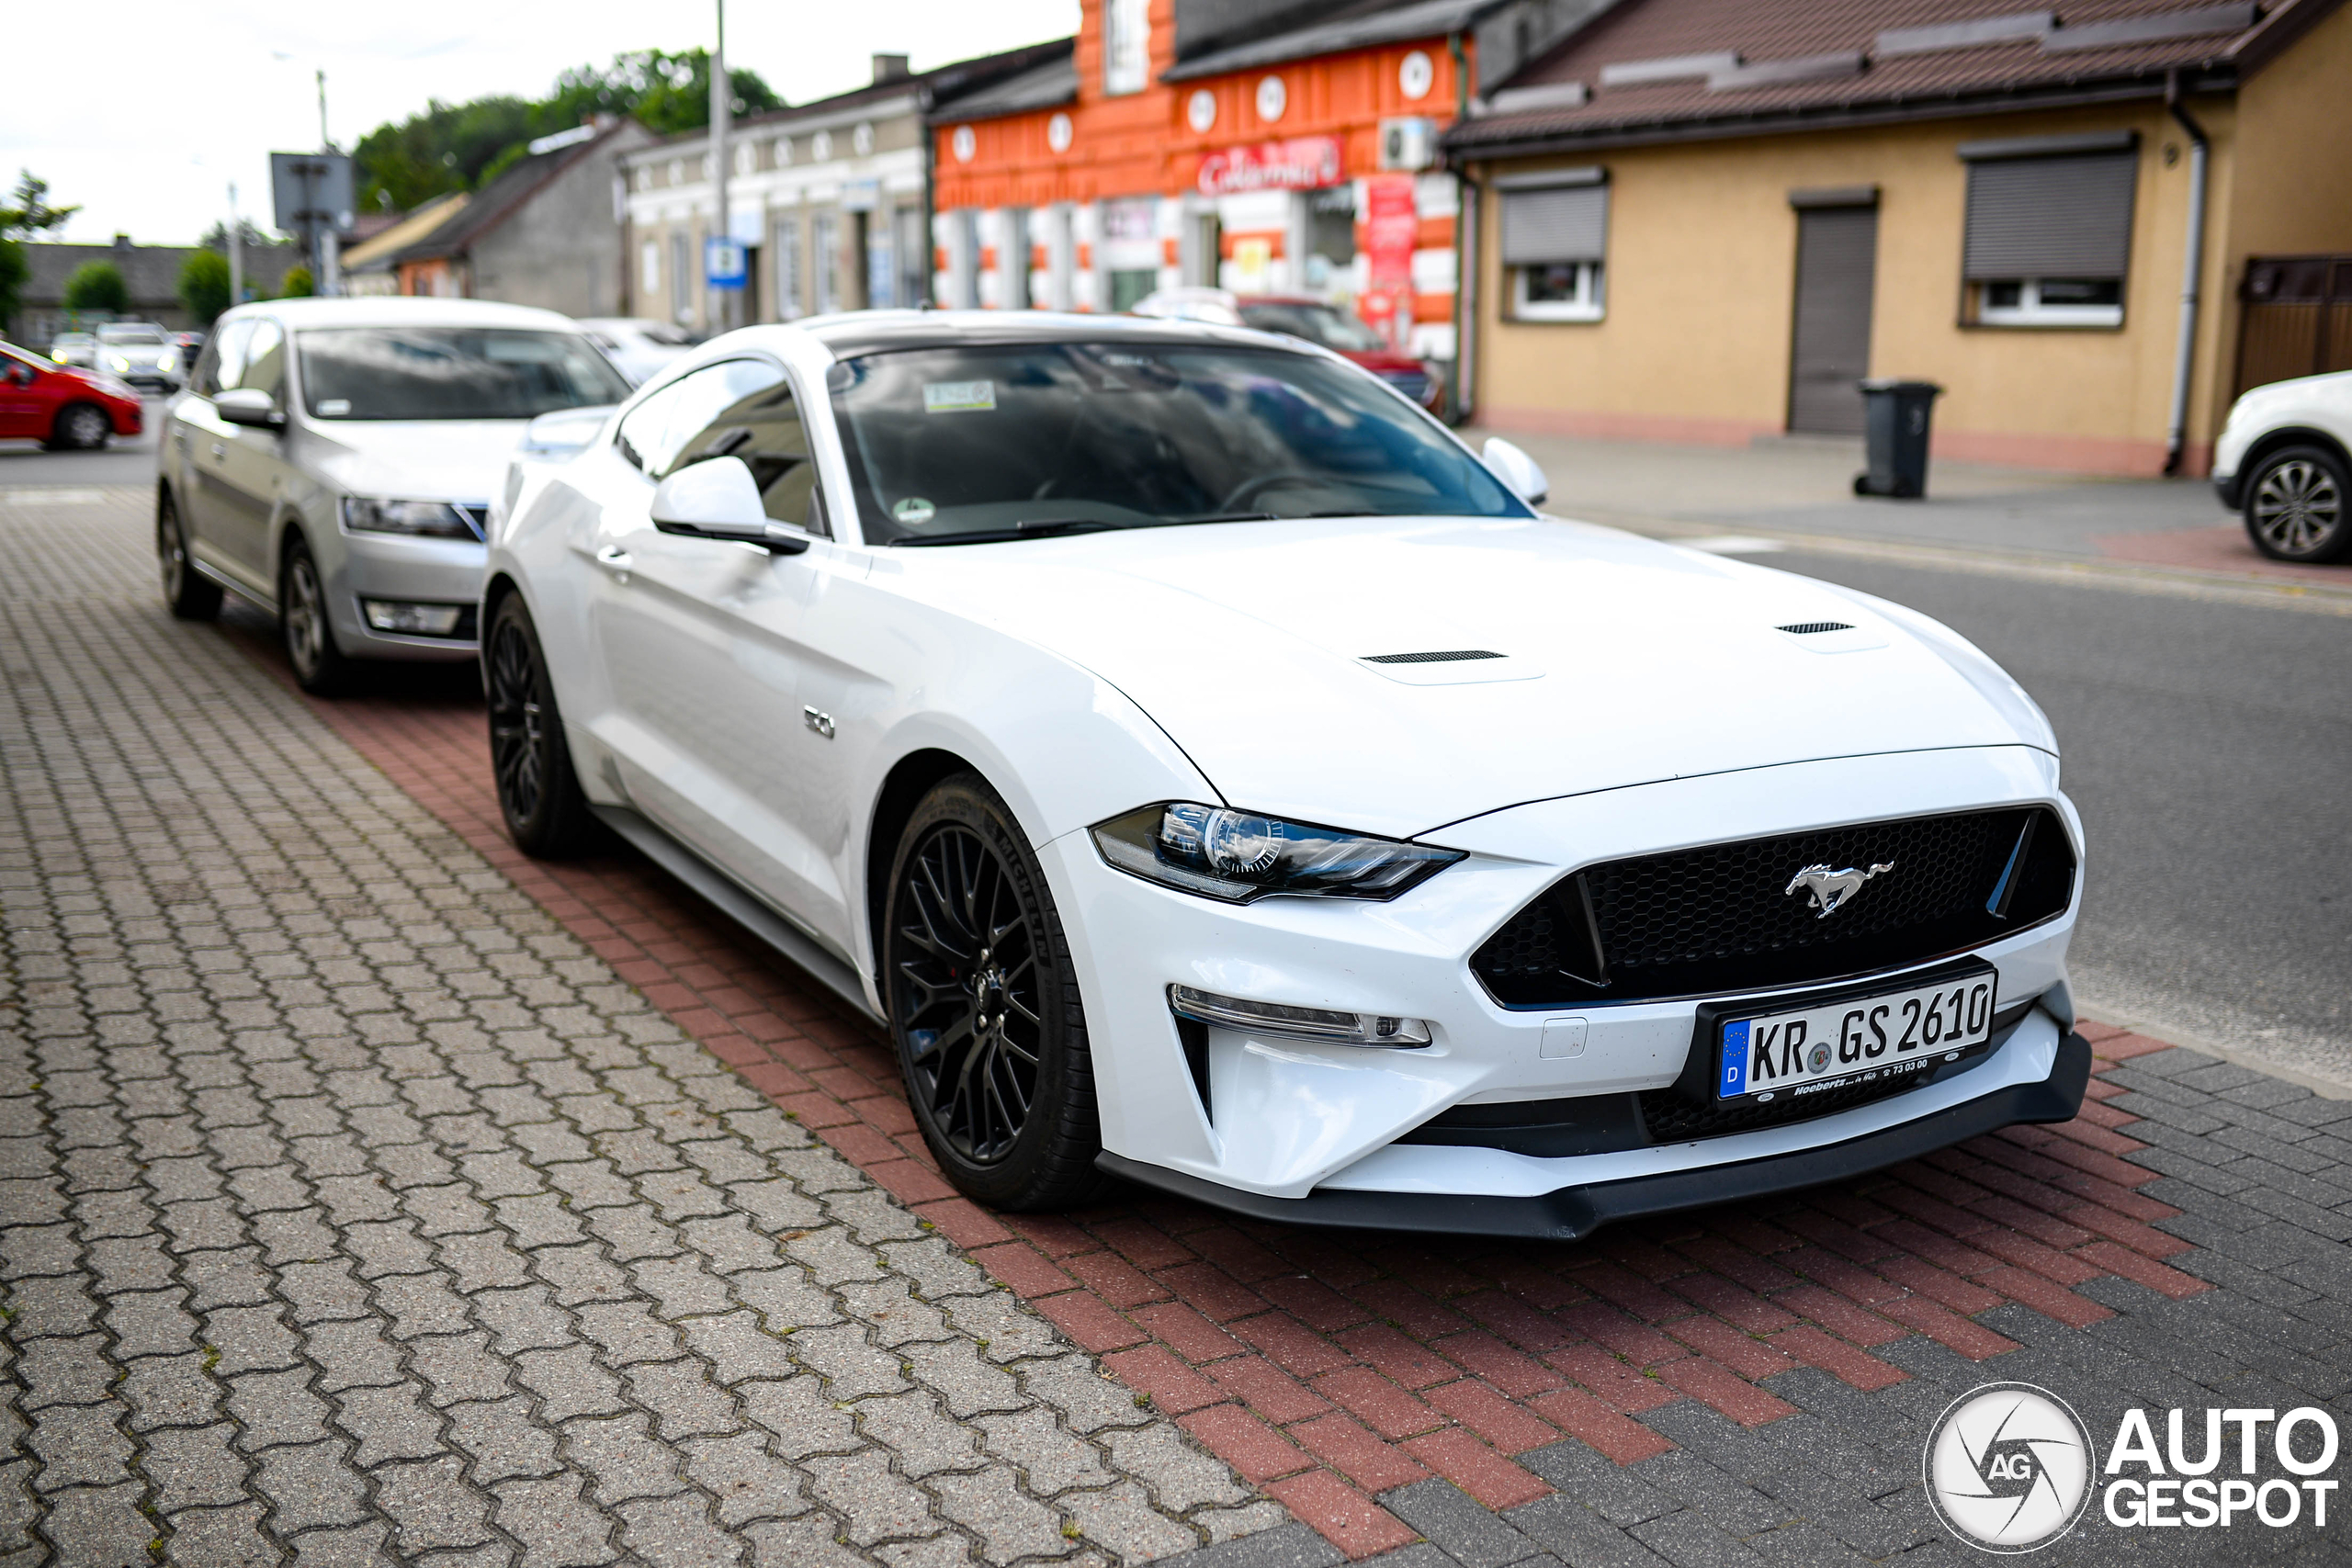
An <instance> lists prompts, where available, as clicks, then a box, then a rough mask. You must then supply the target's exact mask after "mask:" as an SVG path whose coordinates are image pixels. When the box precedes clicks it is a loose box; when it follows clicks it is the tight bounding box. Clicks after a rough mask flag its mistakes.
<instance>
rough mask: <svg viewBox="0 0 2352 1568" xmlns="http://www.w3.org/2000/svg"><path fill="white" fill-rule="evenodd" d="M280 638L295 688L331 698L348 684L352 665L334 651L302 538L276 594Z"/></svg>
mask: <svg viewBox="0 0 2352 1568" xmlns="http://www.w3.org/2000/svg"><path fill="white" fill-rule="evenodd" d="M277 626H278V635H279V636H280V637H281V638H282V639H283V640H284V642H285V644H286V659H287V662H288V663H289V664H291V665H293V666H294V679H295V682H297V683H298V684H299V685H300V686H301V688H302V689H303V690H304V691H306V692H308V693H310V694H311V695H312V696H314V697H325V696H333V695H334V694H335V693H336V692H337V691H339V690H341V689H342V688H343V686H344V684H345V682H347V681H348V680H349V679H350V674H351V662H350V660H346V659H345V658H344V656H343V650H342V649H339V648H337V647H336V646H335V642H334V626H331V625H329V624H328V621H327V593H326V587H325V585H324V584H323V583H322V582H321V581H320V580H319V567H318V563H317V562H316V561H314V560H312V559H311V549H310V547H309V546H308V545H305V544H304V543H303V542H302V541H301V538H300V536H297V537H295V538H294V539H293V541H292V542H290V543H289V544H288V546H287V547H286V569H285V571H284V573H283V575H282V576H281V578H280V580H279V582H278V589H277Z"/></svg>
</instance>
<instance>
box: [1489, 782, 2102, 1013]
mask: <svg viewBox="0 0 2352 1568" xmlns="http://www.w3.org/2000/svg"><path fill="white" fill-rule="evenodd" d="M1808 878H1809V880H1808ZM2074 883H2075V858H2074V853H2073V852H2072V851H2071V850H2070V849H2069V848H2068V846H2067V842H2066V832H2065V829H2064V825H2063V824H2061V823H2060V822H2059V820H2058V818H2057V817H2056V815H2055V814H2054V813H2052V811H2051V810H2050V809H2049V808H2048V807H2030V808H2028V807H2020V808H2012V809H2008V810H2004V811H1971V812H1960V813H1955V814H1953V815H1951V816H1944V817H1915V818H1902V819H1900V820H1896V821H1892V822H1874V823H1868V824H1864V825H1863V826H1860V827H1855V828H1830V829H1821V830H1819V831H1816V832H1809V833H1787V834H1781V835H1779V836H1777V837H1773V838H1769V839H1744V840H1737V841H1736V842H1732V843H1724V844H1708V845H1704V846H1702V847H1701V848H1698V849H1691V850H1677V851H1674V852H1670V853H1667V854H1657V855H1642V856H1637V857H1635V858H1633V859H1630V860H1619V861H1610V862H1607V863H1603V864H1600V865H1594V866H1588V867H1586V868H1585V869H1584V870H1582V871H1580V872H1578V873H1577V874H1575V875H1573V876H1569V877H1566V878H1564V879H1562V880H1561V881H1559V882H1557V883H1555V884H1554V885H1553V886H1551V887H1550V888H1548V889H1546V890H1545V891H1544V894H1543V895H1542V896H1541V897H1538V898H1537V899H1536V900H1535V901H1534V902H1533V903H1532V904H1530V905H1528V907H1527V908H1524V909H1522V910H1521V911H1520V912H1519V913H1518V914H1517V915H1515V916H1513V917H1512V918H1511V919H1510V921H1508V922H1507V923H1506V924H1505V925H1504V926H1503V928H1502V930H1500V931H1497V932H1496V933H1495V934H1494V935H1493V936H1492V937H1490V938H1488V939H1487V942H1486V944H1485V945H1484V946H1482V947H1480V948H1479V949H1478V951H1477V952H1476V953H1474V954H1473V955H1472V956H1471V960H1470V967H1471V969H1472V970H1473V971H1474V972H1476V975H1477V976H1478V978H1479V980H1480V981H1481V982H1482V983H1484V985H1485V986H1486V987H1487V991H1488V992H1489V993H1490V994H1491V995H1492V996H1493V997H1494V998H1495V999H1496V1000H1497V1001H1498V1002H1501V1003H1502V1004H1503V1005H1504V1006H1506V1007H1514V1008H1550V1007H1562V1006H1574V1005H1578V1004H1584V1003H1591V1002H1616V1001H1643V1000H1654V999H1657V998H1667V997H1685V996H1709V995H1717V994H1721V993H1724V992H1727V991H1739V990H1763V989H1771V988H1777V987H1782V986H1793V985H1805V984H1810V983H1813V982H1815V981H1823V980H1835V979H1842V978H1845V977H1847V976H1855V975H1867V974H1870V973H1872V972H1874V971H1878V970H1883V969H1894V968H1901V967H1905V966H1906V965H1909V964H1918V963H1924V962H1926V961H1928V960H1929V959H1934V958H1938V957H1941V956H1943V955H1944V954H1946V953H1958V952H1962V951H1964V950H1966V949H1968V948H1972V947H1978V946H1981V945H1983V944H1984V943H1985V942H1991V941H1994V940H1996V938H1999V937H2003V936H2007V935H2009V934H2010V933H2012V932H2014V931H2023V930H2025V929H2026V928H2027V927H2029V926H2033V925H2038V924H2040V923H2041V922H2042V921H2044V920H2048V919H2054V918H2055V917H2057V916H2058V915H2060V914H2062V913H2064V910H2065V908H2066V904H2067V901H2068V899H2069V898H2071V897H2073V893H2074ZM1825 906H1826V913H1825Z"/></svg>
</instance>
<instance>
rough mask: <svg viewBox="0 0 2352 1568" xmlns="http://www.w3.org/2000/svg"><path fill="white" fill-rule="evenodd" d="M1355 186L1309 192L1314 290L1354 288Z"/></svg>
mask: <svg viewBox="0 0 2352 1568" xmlns="http://www.w3.org/2000/svg"><path fill="white" fill-rule="evenodd" d="M1355 262H1356V187H1355V186H1353V185H1343V186H1329V188H1327V189H1323V190H1313V191H1309V192H1307V193H1306V276H1305V277H1304V278H1303V279H1301V281H1302V282H1303V283H1305V285H1306V289H1307V292H1309V293H1311V294H1324V295H1330V294H1342V295H1344V294H1352V293H1353V292H1354V291H1355Z"/></svg>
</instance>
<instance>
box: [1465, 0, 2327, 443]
mask: <svg viewBox="0 0 2352 1568" xmlns="http://www.w3.org/2000/svg"><path fill="white" fill-rule="evenodd" d="M1587 8H1588V9H1589V10H1590V11H1591V12H1592V13H1593V14H1592V16H1591V18H1590V19H1589V21H1587V22H1586V23H1585V25H1584V26H1583V27H1582V28H1579V29H1578V30H1577V31H1576V32H1574V33H1573V34H1572V35H1571V36H1570V37H1569V38H1568V39H1566V41H1565V42H1564V43H1561V44H1559V45H1558V46H1556V47H1555V48H1553V49H1552V50H1550V51H1548V52H1545V53H1543V54H1541V55H1539V56H1537V57H1536V58H1534V59H1533V60H1532V62H1529V63H1528V64H1527V65H1526V66H1524V67H1522V68H1521V69H1520V70H1518V71H1517V72H1516V73H1515V74H1514V75H1512V76H1511V77H1510V79H1509V80H1507V81H1504V82H1501V83H1482V84H1481V96H1480V97H1479V99H1478V101H1477V106H1476V109H1477V110H1480V111H1483V112H1476V111H1474V117H1473V118H1470V119H1468V120H1465V121H1464V123H1463V124H1462V125H1461V126H1459V127H1457V128H1456V129H1455V130H1454V131H1453V133H1452V134H1451V135H1450V136H1449V137H1448V148H1449V152H1450V153H1451V155H1452V156H1453V160H1454V161H1455V162H1456V163H1457V164H1459V165H1460V166H1462V167H1463V168H1464V172H1465V174H1466V175H1467V176H1468V177H1469V179H1470V180H1471V181H1472V182H1473V183H1474V184H1475V186H1476V188H1477V191H1478V196H1477V211H1478V214H1479V221H1478V222H1477V224H1476V228H1475V231H1473V232H1472V233H1470V234H1469V235H1468V236H1467V237H1466V243H1467V245H1468V247H1469V249H1470V250H1471V251H1472V253H1473V254H1474V258H1475V260H1474V266H1473V269H1472V276H1474V277H1475V280H1476V281H1475V284H1474V286H1473V288H1471V289H1470V290H1467V291H1466V293H1467V295H1468V299H1466V300H1465V307H1464V309H1465V311H1466V312H1467V313H1468V315H1469V318H1470V319H1471V320H1472V321H1475V322H1476V336H1475V340H1474V342H1473V343H1472V344H1471V345H1470V347H1471V356H1470V364H1469V367H1468V370H1467V381H1468V384H1469V386H1470V387H1471V388H1472V389H1473V391H1474V394H1475V397H1476V411H1477V416H1478V418H1479V419H1480V421H1481V422H1482V423H1487V424H1490V425H1493V426H1495V427H1498V428H1502V429H1510V428H1521V429H1527V430H1545V431H1554V432H1559V433H1565V434H1607V435H1620V436H1634V437H1653V438H1657V439H1664V440H1682V441H1702V442H1733V443H1744V442H1747V441H1750V440H1752V439H1755V438H1757V437H1759V436H1768V435H1772V434H1779V433H1781V432H1787V431H1798V432H1804V431H1821V432H1834V433H1851V432H1853V431H1857V430H1859V429H1860V416H1861V404H1860V394H1859V392H1858V391H1857V390H1856V389H1855V383H1856V381H1858V380H1859V379H1860V378H1863V377H1902V378H1918V379H1924V380H1928V381H1933V382H1936V383H1939V385H1941V386H1942V387H1943V388H1944V389H1945V390H1944V396H1943V397H1942V399H1941V400H1939V403H1938V405H1937V409H1936V414H1935V418H1936V441H1935V450H1936V451H1937V452H1939V453H1940V454H1943V455H1947V456H1951V457H1971V458H1977V459H1982V460H1986V461H1996V462H2013V463H2019V464H2026V465H2030V466H2037V467H2046V468H2070V469H2076V470H2083V471H2090V472H2107V473H2120V474H2128V473H2143V474H2144V473H2155V472H2158V471H2161V470H2164V469H2165V468H2167V466H2168V465H2169V466H2171V467H2173V468H2175V469H2177V471H2181V472H2188V473H2199V472H2202V471H2204V468H2205V466H2206V463H2207V461H2208V459H2209V457H2210V454H2211V443H2212V439H2213V436H2214V434H2215V432H2216V431H2217V430H2218V429H2219V427H2220V424H2221V421H2222V417H2223V416H2224V414H2225V413H2226V412H2227V410H2228V406H2229V403H2230V400H2232V398H2233V396H2234V395H2235V393H2236V391H2237V390H2238V389H2239V381H2240V378H2241V355H2240V341H2239V340H2240V332H2241V326H2242V321H2243V319H2244V316H2245V309H2246V307H2245V304H2244V303H2243V302H2242V300H2241V289H2242V286H2243V285H2245V283H2246V280H2247V279H2248V277H2249V275H2250V274H2254V275H2256V276H2259V277H2262V278H2268V277H2272V276H2278V275H2279V274H2278V267H2277V265H2275V261H2276V258H2280V257H2293V256H2309V255H2316V254H2345V253H2352V113H2347V112H2346V89H2347V87H2352V10H2346V8H2344V7H2343V6H2342V5H2341V0H2281V3H2279V4H2277V5H2274V6H2268V7H2267V8H2262V9H2257V7H2256V6H2252V5H2223V6H2201V7H2196V8H2191V9H2182V8H2181V6H2180V0H2098V3H2096V4H2090V5H2086V6H2085V7H2084V9H2083V10H2081V11H2080V12H2077V11H2076V10H2074V9H2071V8H2070V9H2069V10H2067V11H2066V12H2064V15H2063V18H2062V17H2059V16H2055V15H2053V14H2052V12H2049V11H2030V10H2022V9H2016V8H2013V0H2008V3H2005V0H1943V3H1942V4H1938V5H1929V6H1922V5H1920V4H1918V3H1917V0H1864V3H1860V4H1856V3H1853V0H1836V3H1831V0H1789V3H1787V4H1783V5H1775V6H1757V5H1752V4H1747V3H1745V0H1618V3H1616V4H1613V5H1611V4H1606V3H1603V4H1597V5H1596V4H1591V3H1590V0H1587ZM2192 251H2196V252H2199V253H2201V259H2200V261H2199V265H2197V266H2196V268H2195V270H2194V274H2193V276H2191V273H2190V269H2189V265H2188V262H2189V257H2190V255H2191V254H2192ZM2344 275H2345V276H2352V269H2345V272H2344ZM2185 285H2193V288H2192V289H2191V290H2189V291H2191V292H2193V294H2194V297H2195V301H2196V303H2195V306H2194V310H2193V320H2191V321H2188V323H2187V325H2186V327H2185V326H2184V310H2183V295H2184V292H2185V288H2184V286H2185ZM2262 288H2263V285H2262V284H2260V283H2257V284H2256V286H2255V288H2254V289H2253V292H2254V293H2255V294H2256V295H2259V294H2260V293H2261V292H2262ZM2257 357H2259V356H2258V355H2257ZM2257 378H2258V377H2257Z"/></svg>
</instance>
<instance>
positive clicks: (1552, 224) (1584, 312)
mask: <svg viewBox="0 0 2352 1568" xmlns="http://www.w3.org/2000/svg"><path fill="white" fill-rule="evenodd" d="M1496 183H1497V185H1498V187H1499V188H1498V193H1497V194H1498V196H1499V197H1500V198H1501V202H1502V265H1503V267H1504V270H1505V271H1506V272H1507V273H1509V275H1510V310H1511V315H1512V317H1513V319H1515V320H1518V321H1600V319H1601V317H1602V316H1603V314H1604V313H1605V307H1606V300H1605V297H1604V295H1603V294H1602V291H1601V269H1602V266H1603V264H1604V259H1605V256H1606V254H1607V251H1608V248H1609V185H1608V179H1607V175H1606V174H1605V172H1604V171H1602V170H1600V169H1562V170H1556V171H1554V172H1552V173H1549V174H1544V175H1519V176H1515V177H1512V178H1510V179H1509V180H1507V181H1500V180H1498V181H1497V182H1496Z"/></svg>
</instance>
